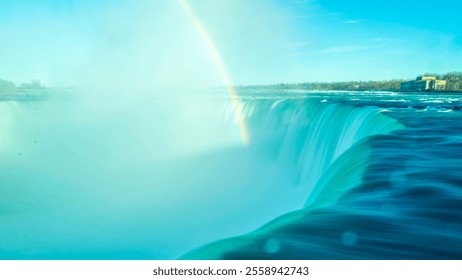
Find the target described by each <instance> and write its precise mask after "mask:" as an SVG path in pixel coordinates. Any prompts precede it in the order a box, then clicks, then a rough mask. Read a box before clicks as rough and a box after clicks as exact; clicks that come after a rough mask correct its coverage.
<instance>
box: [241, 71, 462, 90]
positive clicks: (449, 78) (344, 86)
mask: <svg viewBox="0 0 462 280" xmlns="http://www.w3.org/2000/svg"><path fill="white" fill-rule="evenodd" d="M424 76H435V77H436V78H437V79H441V80H446V89H445V91H462V72H450V73H446V74H435V73H425V74H424ZM406 81H409V80H404V79H395V80H385V81H349V82H306V83H280V84H275V85H267V86H246V87H245V88H252V87H255V88H261V87H265V88H271V89H274V90H285V89H295V90H297V89H298V90H320V91H323V90H340V91H342V90H345V91H366V90H370V91H395V90H399V89H400V86H401V83H402V82H406Z"/></svg>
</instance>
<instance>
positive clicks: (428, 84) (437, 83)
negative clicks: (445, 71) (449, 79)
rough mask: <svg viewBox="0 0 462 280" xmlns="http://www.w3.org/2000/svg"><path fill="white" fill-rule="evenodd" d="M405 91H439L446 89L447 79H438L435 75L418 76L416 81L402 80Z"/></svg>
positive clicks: (401, 87)
mask: <svg viewBox="0 0 462 280" xmlns="http://www.w3.org/2000/svg"><path fill="white" fill-rule="evenodd" d="M400 89H401V90H403V91H438V90H445V89H446V80H438V79H437V78H436V77H435V76H418V77H417V78H416V79H415V81H408V82H402V83H401V85H400Z"/></svg>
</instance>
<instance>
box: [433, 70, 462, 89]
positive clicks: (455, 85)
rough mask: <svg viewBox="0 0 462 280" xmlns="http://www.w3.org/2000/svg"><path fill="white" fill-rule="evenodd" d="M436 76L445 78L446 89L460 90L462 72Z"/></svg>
mask: <svg viewBox="0 0 462 280" xmlns="http://www.w3.org/2000/svg"><path fill="white" fill-rule="evenodd" d="M436 76H437V77H438V78H439V79H442V80H446V89H445V90H446V91H462V72H450V73H446V74H443V75H436Z"/></svg>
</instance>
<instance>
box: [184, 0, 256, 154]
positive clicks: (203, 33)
mask: <svg viewBox="0 0 462 280" xmlns="http://www.w3.org/2000/svg"><path fill="white" fill-rule="evenodd" d="M179 1H180V4H181V6H182V8H183V10H184V11H185V12H186V13H187V14H188V16H189V18H190V19H191V22H192V23H193V25H194V28H195V29H196V31H197V33H198V34H199V36H200V38H201V40H202V42H203V43H204V46H205V48H206V49H207V51H208V53H209V55H210V57H211V58H212V60H213V62H214V64H215V66H216V67H217V69H218V72H219V74H220V77H221V79H222V81H223V82H224V84H225V86H226V89H227V92H228V95H229V97H230V99H231V105H232V108H233V111H234V119H235V121H236V123H237V124H238V127H239V133H240V136H241V140H242V143H243V144H244V145H248V144H249V143H250V135H249V130H248V127H247V123H246V122H245V117H244V115H243V105H242V103H241V101H240V100H239V97H238V95H237V92H236V88H235V87H234V85H233V82H232V81H231V78H230V75H229V73H228V71H227V69H226V66H225V63H224V62H223V59H222V57H221V55H220V52H219V51H218V49H217V47H216V45H215V43H214V42H213V40H212V37H211V36H210V35H209V33H208V32H207V29H205V27H204V25H203V24H202V22H201V21H200V20H199V19H198V18H197V16H196V15H195V14H194V12H193V10H192V9H191V6H190V5H189V4H188V3H187V1H186V0H179Z"/></svg>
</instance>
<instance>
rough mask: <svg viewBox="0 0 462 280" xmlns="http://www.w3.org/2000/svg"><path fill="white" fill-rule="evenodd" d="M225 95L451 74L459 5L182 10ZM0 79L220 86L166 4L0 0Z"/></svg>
mask: <svg viewBox="0 0 462 280" xmlns="http://www.w3.org/2000/svg"><path fill="white" fill-rule="evenodd" d="M189 3H190V5H191V6H192V7H193V9H194V11H195V13H196V14H197V16H198V18H200V20H201V21H202V22H203V23H204V25H205V26H206V28H207V29H208V32H209V33H210V35H211V37H212V38H213V40H214V42H215V44H216V46H217V48H218V50H219V51H220V53H221V55H222V57H223V61H224V62H225V64H226V66H227V68H228V72H229V73H230V75H231V77H232V79H233V81H234V82H235V83H236V84H262V83H263V84H265V83H279V82H305V81H348V80H382V79H392V78H413V77H414V76H416V75H418V74H421V73H425V72H440V73H442V72H449V71H456V70H459V71H460V70H462V69H461V68H462V67H461V66H460V61H462V38H461V35H462V34H461V32H460V26H462V20H461V18H462V17H460V16H459V14H460V10H461V8H462V3H460V2H457V1H449V0H440V1H437V2H435V3H431V5H430V3H422V2H421V1H415V0H401V1H398V0H388V1H385V0H376V1H360V0H350V1H340V0H262V1H247V0H226V1H225V0H213V1H212V0H189ZM0 40H1V42H2V44H0V62H1V64H0V78H3V79H8V80H12V81H14V82H16V83H21V82H25V81H28V80H32V79H40V80H42V81H44V82H45V83H48V84H52V85H68V84H69V85H72V84H85V83H89V84H124V85H127V86H133V85H140V86H165V85H169V84H172V83H176V84H178V83H183V84H197V85H198V86H204V85H205V86H206V85H218V84H220V83H221V82H222V81H221V78H220V75H218V74H217V73H216V72H217V70H216V66H215V65H214V62H213V61H212V59H211V58H210V54H208V53H207V50H206V49H205V48H204V45H203V42H201V40H200V38H199V36H198V35H197V32H196V30H195V29H194V28H193V27H192V24H191V22H190V21H189V20H188V18H187V16H186V15H185V13H184V11H183V10H182V9H181V7H180V5H179V4H178V2H177V1H173V0H158V1H128V0H113V1H111V0H99V1H90V0H72V1H60V0H35V1H34V0H18V1H6V0H0Z"/></svg>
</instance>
